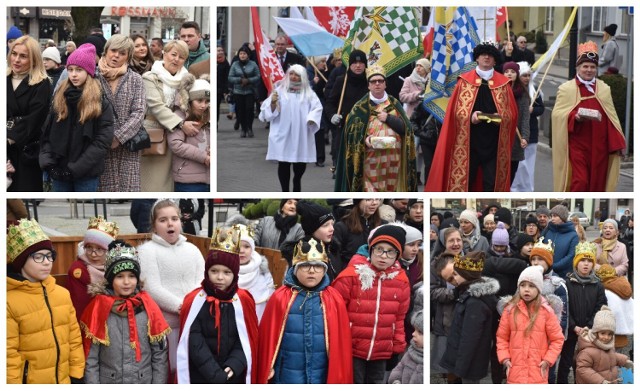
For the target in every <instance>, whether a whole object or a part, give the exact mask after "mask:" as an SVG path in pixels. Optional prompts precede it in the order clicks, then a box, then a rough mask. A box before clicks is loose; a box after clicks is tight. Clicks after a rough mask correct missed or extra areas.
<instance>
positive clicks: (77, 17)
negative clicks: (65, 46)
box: [71, 7, 104, 46]
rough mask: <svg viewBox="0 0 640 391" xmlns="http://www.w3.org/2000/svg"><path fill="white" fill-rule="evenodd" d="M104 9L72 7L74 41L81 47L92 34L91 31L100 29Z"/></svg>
mask: <svg viewBox="0 0 640 391" xmlns="http://www.w3.org/2000/svg"><path fill="white" fill-rule="evenodd" d="M103 9H104V7H71V18H73V23H74V24H75V30H74V32H73V40H74V42H75V43H76V45H78V46H79V45H81V44H82V43H83V42H84V40H85V39H86V38H87V37H88V36H89V35H90V34H91V29H92V28H94V27H100V15H101V14H102V10H103Z"/></svg>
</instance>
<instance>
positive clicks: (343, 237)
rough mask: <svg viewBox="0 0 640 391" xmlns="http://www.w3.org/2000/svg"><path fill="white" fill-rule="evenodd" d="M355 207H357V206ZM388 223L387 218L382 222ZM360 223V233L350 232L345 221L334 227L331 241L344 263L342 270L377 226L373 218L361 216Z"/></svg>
mask: <svg viewBox="0 0 640 391" xmlns="http://www.w3.org/2000/svg"><path fill="white" fill-rule="evenodd" d="M354 208H357V206H355V207H354ZM387 223H388V222H387V221H386V220H382V224H387ZM360 224H362V228H363V229H362V232H361V233H359V234H357V233H352V232H349V228H347V224H345V222H344V221H339V222H337V223H336V225H334V227H333V228H334V231H333V240H332V241H331V243H332V244H333V245H334V249H335V252H336V254H337V255H338V258H339V260H340V261H341V263H342V265H341V269H340V271H342V269H344V268H345V267H346V266H347V265H348V264H349V261H351V258H352V257H353V256H354V255H355V254H356V252H357V251H358V249H359V248H360V246H362V245H363V244H367V242H368V241H367V239H368V238H369V233H370V232H371V230H372V229H374V228H375V227H374V226H373V223H372V222H371V218H370V219H369V220H367V219H365V218H364V217H362V216H360ZM340 271H338V273H340Z"/></svg>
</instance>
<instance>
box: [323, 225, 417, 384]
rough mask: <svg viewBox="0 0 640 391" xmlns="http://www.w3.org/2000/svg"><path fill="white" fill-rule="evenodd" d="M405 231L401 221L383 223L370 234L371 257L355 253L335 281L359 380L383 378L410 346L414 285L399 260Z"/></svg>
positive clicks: (380, 381)
mask: <svg viewBox="0 0 640 391" xmlns="http://www.w3.org/2000/svg"><path fill="white" fill-rule="evenodd" d="M405 236H406V233H405V231H404V230H403V229H402V228H400V227H398V226H394V225H389V224H387V225H383V226H381V227H379V228H378V229H376V230H375V231H374V232H373V233H372V235H371V237H370V238H369V243H368V244H369V247H368V249H369V254H370V255H369V257H367V256H365V255H363V254H361V253H360V252H358V253H356V255H354V256H353V258H351V261H350V262H349V265H348V266H347V267H346V268H345V269H344V270H343V271H342V272H341V273H340V274H339V275H338V277H336V279H335V281H334V282H333V287H334V288H336V289H337V290H338V292H340V294H341V295H342V298H343V299H344V301H345V304H346V305H347V312H348V313H349V320H350V321H351V333H352V335H353V342H352V349H353V382H354V383H355V384H364V383H369V384H370V383H377V384H379V383H383V382H384V373H385V368H386V362H387V360H389V359H391V357H392V355H394V354H400V353H403V352H404V350H405V348H406V345H407V343H406V341H405V335H404V318H405V316H406V314H407V311H408V309H409V301H410V295H411V289H410V286H409V279H408V278H407V275H406V273H404V272H403V270H402V268H401V267H400V264H399V263H398V258H399V257H400V254H401V253H402V250H403V249H404V244H405Z"/></svg>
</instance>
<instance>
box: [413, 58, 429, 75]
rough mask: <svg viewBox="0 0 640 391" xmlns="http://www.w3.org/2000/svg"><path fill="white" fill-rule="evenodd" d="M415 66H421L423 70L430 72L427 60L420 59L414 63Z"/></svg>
mask: <svg viewBox="0 0 640 391" xmlns="http://www.w3.org/2000/svg"><path fill="white" fill-rule="evenodd" d="M416 65H422V67H423V68H424V70H425V71H427V72H429V71H430V70H431V64H430V63H429V60H427V59H426V58H421V59H419V60H418V61H416Z"/></svg>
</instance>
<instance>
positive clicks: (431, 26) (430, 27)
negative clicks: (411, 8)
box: [422, 7, 436, 57]
mask: <svg viewBox="0 0 640 391" xmlns="http://www.w3.org/2000/svg"><path fill="white" fill-rule="evenodd" d="M435 29H436V7H431V13H430V14H429V23H427V34H426V35H425V36H424V39H423V40H422V46H424V56H425V57H431V51H432V50H433V34H434V32H435Z"/></svg>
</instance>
